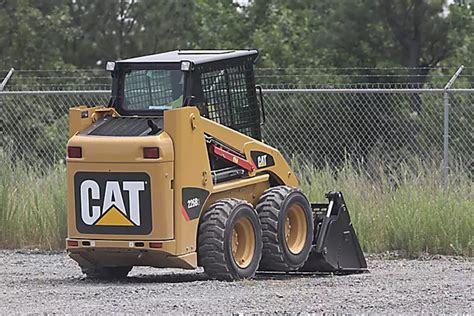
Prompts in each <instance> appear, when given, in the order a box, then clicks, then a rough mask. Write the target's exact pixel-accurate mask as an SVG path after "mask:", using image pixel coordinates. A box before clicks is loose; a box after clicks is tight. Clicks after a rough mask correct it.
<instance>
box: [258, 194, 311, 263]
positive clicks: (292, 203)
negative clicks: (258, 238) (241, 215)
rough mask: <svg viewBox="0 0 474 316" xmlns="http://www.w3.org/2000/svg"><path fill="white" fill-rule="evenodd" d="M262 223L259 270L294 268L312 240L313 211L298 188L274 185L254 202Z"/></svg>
mask: <svg viewBox="0 0 474 316" xmlns="http://www.w3.org/2000/svg"><path fill="white" fill-rule="evenodd" d="M257 213H258V217H259V219H260V222H261V223H262V236H263V252H262V260H261V262H260V268H259V269H260V270H264V271H295V270H298V269H299V268H300V267H301V266H303V264H304V263H305V261H306V260H307V259H308V256H309V253H310V251H311V247H312V242H313V231H314V227H313V226H314V223H313V213H312V210H311V206H310V204H309V202H308V199H307V198H306V196H305V195H304V194H303V193H302V192H301V190H300V189H297V188H291V187H287V186H277V187H273V188H270V189H268V190H266V191H265V192H264V193H263V194H262V196H261V197H260V200H259V202H258V204H257Z"/></svg>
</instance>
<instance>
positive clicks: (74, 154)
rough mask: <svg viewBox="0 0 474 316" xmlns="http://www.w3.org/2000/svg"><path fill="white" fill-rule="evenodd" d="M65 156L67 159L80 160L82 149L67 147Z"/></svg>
mask: <svg viewBox="0 0 474 316" xmlns="http://www.w3.org/2000/svg"><path fill="white" fill-rule="evenodd" d="M67 156H68V157H69V158H82V148H81V147H78V146H67Z"/></svg>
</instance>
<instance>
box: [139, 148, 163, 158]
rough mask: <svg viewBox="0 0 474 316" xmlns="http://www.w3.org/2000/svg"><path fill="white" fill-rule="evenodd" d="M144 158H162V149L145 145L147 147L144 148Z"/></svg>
mask: <svg viewBox="0 0 474 316" xmlns="http://www.w3.org/2000/svg"><path fill="white" fill-rule="evenodd" d="M143 158H145V159H158V158H160V149H159V148H158V147H145V148H143Z"/></svg>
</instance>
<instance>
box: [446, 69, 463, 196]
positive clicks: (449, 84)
mask: <svg viewBox="0 0 474 316" xmlns="http://www.w3.org/2000/svg"><path fill="white" fill-rule="evenodd" d="M463 69H464V66H463V65H461V66H460V67H459V68H458V70H457V71H456V73H455V74H454V75H453V76H452V77H451V79H449V81H448V83H447V84H446V86H444V92H443V100H444V117H443V122H444V132H443V134H444V141H443V187H444V190H445V191H446V190H447V189H448V184H449V89H451V86H452V85H453V84H454V82H455V81H456V79H457V78H458V77H459V75H460V74H461V72H462V70H463Z"/></svg>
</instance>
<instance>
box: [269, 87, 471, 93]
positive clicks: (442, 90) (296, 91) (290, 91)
mask: <svg viewBox="0 0 474 316" xmlns="http://www.w3.org/2000/svg"><path fill="white" fill-rule="evenodd" d="M446 91H448V92H452V93H474V89H448V90H445V89H337V88H336V89H263V92H265V93H268V94H276V93H294V94H299V93H387V94H390V93H443V92H446Z"/></svg>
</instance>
